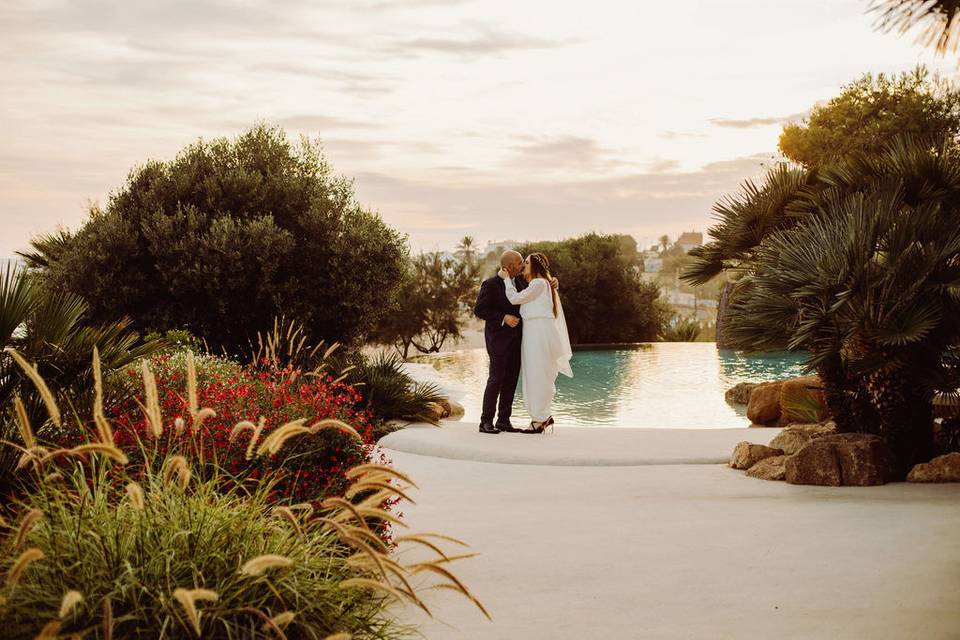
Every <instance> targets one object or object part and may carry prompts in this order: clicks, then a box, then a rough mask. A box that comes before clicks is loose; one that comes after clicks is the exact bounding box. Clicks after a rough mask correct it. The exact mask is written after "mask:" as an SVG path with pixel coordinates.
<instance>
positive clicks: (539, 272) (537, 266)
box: [527, 252, 557, 318]
mask: <svg viewBox="0 0 960 640" xmlns="http://www.w3.org/2000/svg"><path fill="white" fill-rule="evenodd" d="M527 259H528V260H530V273H531V274H533V277H534V278H543V279H545V280H546V281H547V284H548V285H549V284H550V278H551V275H550V261H549V260H548V259H547V256H545V255H543V254H542V253H540V252H537V253H531V254H530V255H529V256H527ZM550 298H551V299H552V300H553V317H554V318H556V317H557V291H556V289H554V288H553V287H552V286H551V287H550Z"/></svg>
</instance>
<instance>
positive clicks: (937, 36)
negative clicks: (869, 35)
mask: <svg viewBox="0 0 960 640" xmlns="http://www.w3.org/2000/svg"><path fill="white" fill-rule="evenodd" d="M868 11H870V12H872V13H876V14H877V15H878V18H877V23H876V26H877V28H878V29H880V30H882V31H886V32H890V31H896V32H898V33H900V34H905V33H907V32H908V31H910V30H912V29H914V28H916V29H918V30H919V34H918V37H917V42H919V43H920V44H923V45H924V46H927V47H929V46H933V47H935V48H936V51H937V53H939V54H941V55H942V54H945V53H947V52H948V51H951V52H955V51H957V48H958V45H960V0H874V1H873V2H871V4H870V7H869V9H868Z"/></svg>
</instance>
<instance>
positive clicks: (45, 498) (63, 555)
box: [0, 356, 489, 640]
mask: <svg viewBox="0 0 960 640" xmlns="http://www.w3.org/2000/svg"><path fill="white" fill-rule="evenodd" d="M95 359H96V356H95ZM97 368H98V367H97V366H95V374H94V375H95V378H99V377H100V374H99V373H96V369H97ZM141 371H142V374H143V380H144V386H145V396H144V397H145V404H144V405H142V408H143V410H144V415H145V416H146V418H147V421H148V423H149V431H150V438H151V439H152V438H155V437H159V436H161V435H162V434H163V427H162V415H161V413H160V406H159V399H158V396H157V393H156V385H155V379H154V378H153V375H152V372H150V369H149V367H148V366H143V367H142V368H141ZM101 402H102V398H101V397H99V396H98V397H95V399H94V403H93V404H94V414H95V415H100V416H101V417H102V413H103V412H102V405H101ZM188 402H190V401H189V400H188ZM194 406H195V405H194ZM202 411H203V410H202V409H199V408H197V409H196V412H195V415H196V416H198V417H199V416H200V415H201V413H202ZM103 421H104V422H106V418H105V417H103ZM263 425H264V421H263V419H262V418H261V420H260V422H259V424H258V425H257V426H256V427H253V425H252V423H240V424H238V425H237V427H235V430H234V435H239V434H240V433H243V432H245V431H253V434H252V436H253V437H252V438H251V442H250V443H249V445H248V452H250V453H251V454H252V453H253V452H254V447H258V448H257V449H256V452H257V453H259V452H260V451H264V452H270V451H271V450H273V451H278V450H279V448H280V447H282V446H283V445H284V443H286V442H288V441H289V440H290V439H292V438H295V437H298V436H300V435H304V434H307V433H316V432H317V431H319V430H320V429H324V428H336V429H338V430H340V431H343V432H345V433H348V434H351V433H352V434H353V435H356V432H355V431H354V430H353V429H352V428H351V427H349V425H345V424H344V423H342V422H339V421H332V420H331V421H321V422H318V423H316V424H314V425H311V426H309V427H307V426H305V425H306V423H305V421H302V420H301V421H294V422H292V423H288V424H287V425H284V426H283V427H281V428H280V429H278V430H277V431H275V432H274V433H272V434H271V435H270V436H268V437H267V438H265V439H264V441H263V442H258V439H259V433H260V430H261V429H262V428H263ZM106 427H107V428H104V426H103V425H101V424H98V425H97V432H96V436H95V439H96V441H95V442H90V443H87V444H82V445H80V446H77V447H74V448H72V449H58V450H56V451H52V452H49V453H47V452H41V451H39V449H40V448H39V447H35V449H34V450H29V451H26V452H25V454H27V455H29V456H30V460H31V461H32V463H33V464H34V465H35V466H36V467H37V470H38V471H39V472H40V473H38V474H37V478H38V480H39V482H40V486H41V489H40V491H39V492H38V493H36V494H28V496H27V502H26V503H25V504H24V505H23V506H22V512H23V513H24V514H25V515H24V517H23V518H22V519H21V521H20V523H19V525H18V527H17V529H16V530H15V532H10V533H8V534H7V535H8V536H11V538H12V540H11V542H12V544H10V545H7V546H6V549H7V550H8V551H9V552H10V553H13V554H16V553H18V552H19V550H20V549H21V548H23V547H24V546H27V545H28V544H29V545H30V548H28V549H26V550H25V551H23V552H22V553H20V554H19V556H17V557H15V558H6V559H3V558H0V563H2V564H3V565H4V566H5V567H6V569H7V578H6V583H5V584H6V586H5V588H4V589H3V593H2V595H0V598H2V599H4V600H3V602H5V604H4V608H5V609H4V610H5V613H6V612H9V611H12V610H15V611H16V612H17V614H16V615H17V619H18V620H22V621H27V622H25V623H24V624H25V625H26V626H21V627H20V629H21V630H25V629H26V630H29V632H26V631H25V632H24V633H21V632H20V631H14V632H11V633H12V634H13V635H11V637H16V638H21V637H33V636H35V635H36V633H37V632H38V631H40V632H41V633H43V632H44V630H46V631H48V632H49V633H53V634H59V635H60V636H63V637H70V636H71V635H72V634H76V633H89V632H90V631H89V630H91V629H95V628H98V627H99V630H100V636H101V637H103V638H107V639H108V640H110V639H111V638H112V637H113V635H114V625H115V624H116V625H117V626H118V631H122V632H123V634H124V635H129V636H134V635H143V633H146V634H147V635H150V634H151V633H155V632H156V631H157V629H158V628H159V626H162V627H163V628H164V629H166V630H167V632H168V633H169V632H170V629H175V628H176V625H177V624H184V625H186V627H185V629H184V631H185V632H186V631H187V629H189V630H190V631H192V633H193V634H194V635H198V636H199V635H200V634H201V633H202V632H203V630H204V627H206V628H207V632H208V633H207V635H210V634H213V635H210V637H215V638H238V637H248V634H247V631H248V630H250V629H254V628H256V629H260V630H261V631H262V632H263V633H264V634H266V636H268V637H271V636H275V637H278V638H284V637H286V635H287V634H288V633H289V634H291V636H290V637H324V636H323V635H322V632H325V633H327V634H330V633H333V635H332V636H327V637H330V638H338V639H339V638H349V637H352V636H351V633H350V632H347V631H336V633H334V631H335V630H338V629H339V630H342V629H344V628H346V629H349V630H355V631H354V635H356V636H357V637H363V638H370V639H371V640H372V639H382V640H386V639H388V638H390V639H392V638H395V637H398V635H397V632H398V628H397V627H396V626H395V623H393V622H390V620H389V618H387V617H385V615H386V614H385V609H384V608H385V606H386V601H387V600H393V599H399V600H401V601H405V602H408V603H410V604H412V605H414V606H416V607H419V608H420V609H422V610H423V611H424V612H426V613H427V614H428V615H432V612H431V611H430V609H429V608H428V607H427V605H426V603H425V602H424V600H423V599H422V598H421V596H420V595H419V593H418V592H420V591H425V590H429V589H434V588H437V589H441V588H442V589H451V590H454V591H456V592H458V593H460V594H462V595H463V596H464V597H466V598H468V599H469V600H470V601H471V602H473V603H474V604H475V605H476V606H477V607H478V608H479V610H480V611H481V612H482V613H483V614H484V615H487V616H488V617H489V614H488V613H487V611H486V610H485V609H484V608H483V606H482V605H481V604H480V602H479V601H478V600H477V599H476V597H475V596H474V595H473V594H472V593H471V592H470V591H469V590H468V589H467V587H466V585H465V584H464V583H463V582H462V581H461V580H460V579H459V578H457V577H456V575H455V574H453V573H452V572H451V571H450V570H449V569H448V568H447V567H448V566H449V565H450V564H451V563H453V562H454V561H457V560H460V559H464V558H468V557H472V555H460V556H457V555H451V554H448V553H446V551H445V550H444V549H443V547H442V545H441V543H442V542H453V543H456V544H461V545H462V544H464V543H462V542H460V541H459V540H456V539H455V538H451V537H449V536H443V535H441V534H431V533H424V534H409V535H406V536H400V537H399V538H396V542H397V544H398V545H410V544H414V545H418V546H420V547H422V548H424V549H427V550H429V551H430V552H431V553H433V554H434V556H435V557H434V559H433V560H429V561H426V562H419V563H416V564H410V565H404V564H401V563H400V562H398V561H397V559H395V558H394V557H392V555H391V548H390V546H388V545H387V544H386V543H385V541H384V539H383V538H382V537H381V536H382V532H383V529H384V527H385V526H388V525H391V524H392V525H395V526H398V527H406V526H407V525H406V523H405V522H404V521H403V519H402V518H400V517H398V516H396V515H394V514H392V513H390V512H389V511H388V510H387V508H386V507H385V505H386V504H388V503H389V500H390V499H391V498H394V497H400V498H403V499H406V500H410V499H411V496H410V495H409V490H410V487H412V486H415V485H414V483H413V481H412V480H411V479H410V478H409V477H407V476H406V475H405V474H403V473H401V472H399V471H396V470H393V469H390V468H389V467H384V466H381V465H375V464H366V465H361V466H360V467H357V468H356V469H353V470H350V471H349V472H348V475H349V479H350V480H352V484H351V486H350V487H349V488H348V490H347V493H346V495H347V496H348V497H347V498H328V499H326V500H324V501H322V502H321V507H320V509H321V510H320V511H319V512H318V513H314V512H313V508H312V507H311V506H310V505H305V504H301V505H290V506H287V505H279V506H277V505H271V504H270V501H269V493H270V488H271V486H272V485H271V483H270V481H263V482H262V483H260V484H259V485H256V486H254V487H253V489H252V490H251V492H250V493H246V492H245V490H244V492H243V493H241V490H240V489H239V488H238V489H235V490H230V491H228V492H227V493H226V494H225V495H224V494H223V493H221V492H222V491H223V489H222V487H220V486H219V485H218V484H217V480H216V478H214V479H204V478H203V476H202V475H201V476H198V477H195V476H194V475H193V474H192V473H191V470H192V465H191V461H190V460H189V459H188V458H187V457H186V456H183V455H171V456H168V457H167V458H165V459H162V460H155V461H154V462H153V463H152V464H151V465H150V466H147V467H146V468H138V470H137V471H136V473H137V474H138V475H135V476H134V475H132V474H131V473H128V472H126V471H125V470H124V467H123V465H124V464H126V462H127V460H126V456H125V455H123V453H122V452H121V451H119V450H118V449H117V448H116V447H115V446H113V445H112V430H108V428H109V424H106ZM191 433H192V430H191ZM278 433H279V435H278ZM143 446H144V447H149V446H150V445H149V444H144V445H143ZM54 459H58V460H62V461H63V462H62V463H61V464H58V466H57V471H54V472H53V473H48V474H46V475H44V474H43V473H42V471H43V466H44V465H45V464H47V463H49V462H50V461H52V460H54ZM158 470H159V471H158ZM61 472H62V473H61ZM53 476H57V478H56V481H55V480H54V478H53ZM134 477H136V478H137V480H134ZM120 486H123V487H125V490H124V491H117V487H120ZM79 496H82V499H79V500H78V499H77V498H78V497H79ZM148 496H149V500H147V497H148ZM411 501H412V500H411ZM147 504H149V508H146V505H147ZM37 505H44V508H45V509H46V506H48V505H49V507H50V509H52V510H53V511H52V512H46V513H41V511H40V510H39V509H37ZM41 517H43V518H44V519H45V522H44V526H42V527H35V526H34V525H35V523H36V522H37V521H38V520H39V519H40V518H41ZM277 518H280V519H283V520H285V521H287V522H288V523H289V524H290V525H292V527H290V526H284V525H281V524H278V523H277V522H276V519H277ZM66 532H70V533H69V534H66ZM130 549H136V550H137V551H136V553H133V554H131V553H130V551H129V550H130ZM121 550H122V551H121ZM248 550H255V551H254V552H253V553H251V555H254V554H255V553H258V555H256V556H255V557H253V558H252V559H250V560H247V561H245V562H242V564H240V563H237V564H239V568H235V569H232V570H231V572H229V573H228V574H224V573H222V569H221V567H223V565H224V562H223V560H224V559H225V558H227V557H229V558H233V559H235V558H242V557H244V555H245V554H246V552H247V551H248ZM345 550H349V551H348V552H346V553H345ZM111 558H124V560H123V561H122V563H121V564H120V565H116V564H114V563H111V562H110V561H109V559H111ZM40 560H44V561H43V562H39V561H40ZM233 562H236V560H233V561H232V562H230V564H231V565H232V566H234V567H237V564H233ZM32 563H37V564H36V568H31V565H32ZM104 563H105V564H104ZM57 564H61V565H63V566H71V567H78V568H80V570H78V571H77V572H75V573H74V574H73V576H72V577H71V585H70V586H71V587H73V588H72V589H70V590H69V591H68V592H67V593H65V594H64V593H63V588H64V587H63V582H62V580H63V577H62V572H61V571H60V570H59V569H57V568H56V565H57ZM218 572H220V573H218ZM238 574H239V576H242V577H243V578H247V579H242V578H241V579H238ZM174 575H176V576H179V577H178V578H174ZM184 575H194V576H197V575H199V576H202V578H203V583H204V584H205V585H206V586H207V587H208V588H202V589H200V588H197V589H186V588H177V589H174V590H173V592H172V593H171V591H169V589H171V585H176V584H177V582H179V581H180V580H182V579H183V577H182V576H184ZM413 576H433V578H431V580H432V581H434V582H439V583H437V584H429V585H428V586H425V587H415V586H414V581H413V580H412V577H413ZM417 582H420V580H419V579H418V581H417ZM60 594H63V595H60ZM218 594H219V595H218ZM338 594H339V595H338ZM218 598H219V599H220V600H223V602H224V603H225V604H224V606H217V607H208V608H206V609H205V610H204V611H201V610H200V609H199V608H198V607H197V603H198V602H201V601H219V600H218ZM84 600H89V601H91V602H97V601H99V603H100V607H99V610H98V609H97V608H95V607H89V606H80V605H81V603H82V602H84ZM171 602H173V603H176V605H175V606H174V607H171V606H170V603H171ZM227 602H229V603H230V604H229V605H226V603H227ZM290 602H297V603H300V604H299V608H298V609H297V610H291V609H288V608H287V607H288V604H287V603H290ZM115 607H118V609H117V610H118V611H119V612H121V613H120V614H119V617H118V618H117V621H116V622H115V621H114V608H115ZM206 616H210V619H209V620H208V619H207V618H206ZM53 617H56V618H57V620H54V621H53V622H55V623H56V625H60V626H56V629H55V630H54V626H47V627H41V622H40V621H44V620H51V618H53ZM251 618H254V619H256V620H258V622H256V625H257V626H256V627H250V626H249V625H250V624H251V622H250V621H251ZM214 621H215V622H214ZM138 625H140V626H138ZM151 625H158V626H151ZM169 625H173V626H172V627H171V626H169ZM287 628H289V629H290V631H286V629H287ZM214 630H215V631H214ZM318 630H320V631H318ZM5 631H8V630H6V629H5ZM27 633H28V635H27ZM357 634H359V635H357ZM48 635H49V634H48ZM51 637H52V636H51Z"/></svg>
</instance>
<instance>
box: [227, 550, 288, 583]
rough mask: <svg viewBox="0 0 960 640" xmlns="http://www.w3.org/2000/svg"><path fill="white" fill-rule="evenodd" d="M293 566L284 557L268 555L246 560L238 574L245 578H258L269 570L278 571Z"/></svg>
mask: <svg viewBox="0 0 960 640" xmlns="http://www.w3.org/2000/svg"><path fill="white" fill-rule="evenodd" d="M292 564H293V561H292V560H291V559H290V558H286V557H284V556H279V555H274V554H269V555H263V556H257V557H256V558H254V559H253V560H248V561H247V562H245V563H244V564H243V566H242V567H240V573H241V574H243V575H245V576H254V577H255V576H260V575H263V573H264V572H265V571H267V570H269V569H278V568H284V567H289V566H290V565H292Z"/></svg>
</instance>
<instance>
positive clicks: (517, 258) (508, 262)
mask: <svg viewBox="0 0 960 640" xmlns="http://www.w3.org/2000/svg"><path fill="white" fill-rule="evenodd" d="M500 266H501V267H503V268H504V269H506V270H507V271H509V272H510V275H511V276H516V275H517V274H518V273H520V269H521V268H522V267H523V256H522V255H520V254H519V253H517V252H516V251H513V250H510V251H504V252H503V255H501V256H500Z"/></svg>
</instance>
